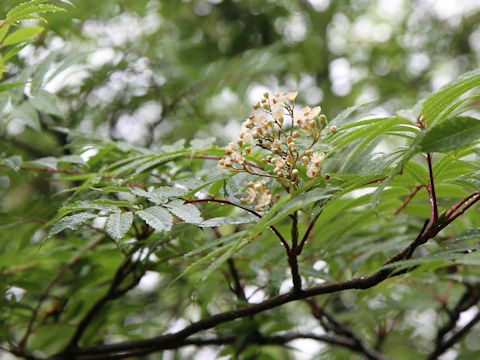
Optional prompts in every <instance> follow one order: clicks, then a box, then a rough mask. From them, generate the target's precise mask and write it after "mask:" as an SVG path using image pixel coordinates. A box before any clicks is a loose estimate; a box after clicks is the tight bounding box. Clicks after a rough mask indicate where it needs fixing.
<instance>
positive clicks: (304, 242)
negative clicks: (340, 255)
mask: <svg viewBox="0 0 480 360" xmlns="http://www.w3.org/2000/svg"><path fill="white" fill-rule="evenodd" d="M320 214H321V212H319V213H318V214H317V215H315V216H314V217H313V219H312V220H311V221H310V223H309V224H308V228H307V230H306V231H305V234H304V235H303V238H302V241H300V245H299V246H298V249H297V254H298V255H300V254H301V253H302V251H303V248H304V247H305V244H306V243H307V241H308V238H309V236H310V234H311V232H312V230H313V227H314V226H315V223H316V222H317V220H318V218H319V217H320Z"/></svg>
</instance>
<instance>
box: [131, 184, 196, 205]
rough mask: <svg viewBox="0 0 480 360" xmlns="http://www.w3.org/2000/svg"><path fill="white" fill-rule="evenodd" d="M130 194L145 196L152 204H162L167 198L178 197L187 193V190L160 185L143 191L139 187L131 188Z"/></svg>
mask: <svg viewBox="0 0 480 360" xmlns="http://www.w3.org/2000/svg"><path fill="white" fill-rule="evenodd" d="M131 192H132V194H134V195H137V196H141V197H144V198H147V199H148V200H149V201H150V202H153V203H154V204H163V203H164V202H166V201H167V200H168V199H171V198H178V197H180V196H182V195H185V194H186V193H187V190H185V189H182V188H176V187H169V186H161V187H158V188H155V189H153V190H152V191H145V190H142V189H139V188H133V189H131Z"/></svg>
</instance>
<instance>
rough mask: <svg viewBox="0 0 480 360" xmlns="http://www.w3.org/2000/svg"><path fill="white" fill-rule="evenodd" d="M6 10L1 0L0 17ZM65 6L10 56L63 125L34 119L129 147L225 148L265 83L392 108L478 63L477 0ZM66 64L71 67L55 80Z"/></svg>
mask: <svg viewBox="0 0 480 360" xmlns="http://www.w3.org/2000/svg"><path fill="white" fill-rule="evenodd" d="M15 3H16V1H11V0H7V1H3V2H2V4H1V5H0V9H2V10H3V11H6V10H7V9H8V8H10V7H11V6H12V5H14V4H15ZM75 6H76V7H75V8H70V9H69V11H68V12H67V13H60V14H54V15H49V16H48V17H47V18H48V20H49V29H50V30H51V31H50V32H48V33H46V36H45V38H42V39H40V41H38V42H37V43H36V44H35V46H34V45H30V46H28V47H27V48H26V49H24V50H23V51H22V53H21V57H20V60H19V61H20V62H22V63H24V64H28V65H32V66H33V67H37V70H34V71H36V72H39V73H40V74H39V75H38V76H37V77H38V78H39V79H38V80H39V84H38V85H39V88H40V87H42V88H44V89H46V90H47V91H50V92H53V93H55V94H57V95H58V97H59V98H60V100H61V104H60V106H61V113H62V114H63V115H64V117H63V118H62V119H60V118H53V119H41V124H42V126H43V127H48V128H52V127H53V126H68V127H69V128H71V129H72V128H73V129H79V130H93V129H95V131H96V132H97V133H98V134H99V135H101V136H105V137H111V138H112V139H116V140H126V141H127V142H129V143H134V144H136V145H149V144H152V145H153V146H159V145H161V144H162V143H163V142H164V141H165V140H166V139H167V140H168V141H167V142H170V141H172V140H177V139H181V138H186V139H187V140H189V139H191V138H194V137H206V136H216V137H219V138H220V139H222V141H227V140H230V138H231V137H230V134H232V133H234V132H235V130H237V129H238V127H239V124H240V120H241V119H242V118H243V117H244V116H246V115H247V110H248V109H247V106H245V105H246V104H248V103H250V102H251V101H252V100H253V99H254V98H258V95H259V94H262V93H263V91H264V90H265V88H268V89H270V90H278V89H282V90H297V91H299V93H300V95H301V98H300V99H299V100H300V102H302V103H304V104H307V105H315V104H321V105H323V111H324V112H325V113H326V114H327V116H333V115H336V114H337V113H338V112H339V111H340V110H342V109H344V108H346V107H348V106H351V105H353V104H355V103H363V102H367V101H372V100H378V108H377V109H375V111H374V112H376V113H382V112H386V111H387V112H390V113H391V112H394V111H396V110H399V109H400V108H404V107H410V106H413V105H414V104H415V101H416V100H417V99H418V98H420V97H422V96H423V95H426V94H427V93H429V92H431V91H432V90H436V89H438V88H439V87H441V86H442V85H444V84H445V83H447V82H448V81H449V80H451V79H454V78H455V77H457V76H458V75H459V74H461V73H464V72H466V71H468V70H471V69H473V68H475V67H476V66H477V65H478V61H479V57H480V26H479V24H478V18H479V14H480V4H479V3H478V1H475V0H471V1H469V0H462V1H455V2H452V1H448V0H443V1H434V0H421V1H410V0H379V1H362V0H360V1H328V0H304V1H256V0H246V1H245V0H244V1H233V0H225V1H220V0H212V1H206V0H195V1H154V0H150V1H144V0H139V1H134V2H132V1H89V0H85V1H78V2H76V3H75ZM62 64H63V65H64V66H65V68H67V70H66V71H63V72H62V71H60V74H56V76H53V77H52V76H51V75H52V74H51V71H52V68H55V67H59V66H62ZM69 65H70V66H69ZM71 65H73V66H71ZM38 68H39V69H38ZM49 72H50V74H49ZM41 75H50V76H43V77H42V76H41ZM33 90H35V89H33ZM193 124H194V126H193ZM2 126H3V127H4V129H2V132H3V134H4V135H5V137H6V138H11V137H15V140H16V141H18V142H22V143H24V142H27V143H28V142H29V141H28V139H30V138H31V137H32V136H34V137H35V139H36V142H37V141H39V140H40V139H38V137H37V135H38V133H35V134H34V135H32V132H34V131H33V130H29V129H24V128H22V124H19V122H18V121H12V122H9V123H8V124H5V123H3V124H2ZM5 127H6V128H5ZM45 136H47V138H45V139H42V140H43V141H44V142H46V143H48V142H49V141H51V139H50V138H48V134H45ZM42 137H43V133H42ZM32 146H33V147H36V148H38V150H39V151H40V150H41V151H42V152H45V153H48V150H45V148H44V146H34V145H32ZM21 150H25V149H24V148H23V147H22V149H21ZM32 150H34V149H32ZM26 155H30V154H26ZM35 155H38V154H35ZM45 155H47V154H45ZM37 157H38V156H37Z"/></svg>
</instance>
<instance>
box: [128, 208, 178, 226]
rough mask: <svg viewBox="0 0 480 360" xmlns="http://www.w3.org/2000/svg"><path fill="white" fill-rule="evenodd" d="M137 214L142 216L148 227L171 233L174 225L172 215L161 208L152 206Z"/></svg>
mask: <svg viewBox="0 0 480 360" xmlns="http://www.w3.org/2000/svg"><path fill="white" fill-rule="evenodd" d="M135 214H137V215H138V216H140V218H142V219H143V220H144V221H145V222H146V223H147V224H148V225H150V226H151V227H152V228H154V229H155V230H159V231H163V230H165V231H170V229H171V228H172V225H173V218H172V215H170V213H169V212H168V211H167V210H165V209H164V208H162V207H160V206H151V207H149V208H146V209H145V210H140V211H137V212H136V213H135Z"/></svg>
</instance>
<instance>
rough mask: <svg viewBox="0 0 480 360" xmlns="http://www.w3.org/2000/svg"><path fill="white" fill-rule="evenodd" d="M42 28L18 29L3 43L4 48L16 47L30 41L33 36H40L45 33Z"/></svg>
mask: <svg viewBox="0 0 480 360" xmlns="http://www.w3.org/2000/svg"><path fill="white" fill-rule="evenodd" d="M43 30H44V29H43V27H41V26H31V27H24V28H21V29H18V30H17V31H14V32H12V33H11V34H9V35H8V36H7V37H6V38H5V40H4V41H3V44H2V45H3V46H9V45H15V44H18V43H21V42H24V41H27V40H29V39H30V38H32V37H33V36H35V35H37V34H40V33H41V32H42V31H43Z"/></svg>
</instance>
